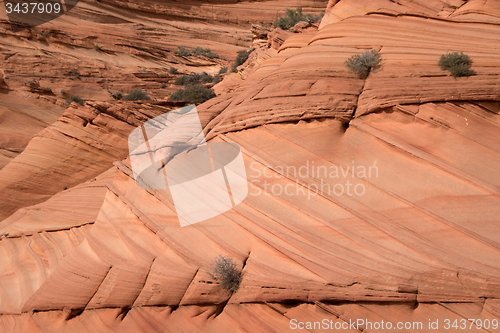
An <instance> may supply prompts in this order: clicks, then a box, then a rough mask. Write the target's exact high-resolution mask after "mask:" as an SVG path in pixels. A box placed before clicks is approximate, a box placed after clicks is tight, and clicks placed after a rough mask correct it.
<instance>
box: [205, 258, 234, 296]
mask: <svg viewBox="0 0 500 333" xmlns="http://www.w3.org/2000/svg"><path fill="white" fill-rule="evenodd" d="M211 266H212V270H211V272H208V274H209V275H210V276H211V277H212V278H213V279H215V280H217V281H220V285H221V287H222V288H224V289H225V290H227V291H230V292H235V291H237V290H238V288H239V287H240V283H241V272H240V271H238V269H237V267H236V263H235V262H234V261H233V259H232V258H231V257H230V256H222V255H219V256H218V257H217V258H215V260H214V261H213V262H212V265H211Z"/></svg>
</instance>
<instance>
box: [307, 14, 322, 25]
mask: <svg viewBox="0 0 500 333" xmlns="http://www.w3.org/2000/svg"><path fill="white" fill-rule="evenodd" d="M323 16H325V13H321V14H319V15H316V16H314V15H312V14H306V15H304V16H303V17H302V21H307V22H309V23H319V22H321V20H322V19H323Z"/></svg>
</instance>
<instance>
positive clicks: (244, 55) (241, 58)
mask: <svg viewBox="0 0 500 333" xmlns="http://www.w3.org/2000/svg"><path fill="white" fill-rule="evenodd" d="M253 50H254V48H251V49H250V50H248V51H245V50H241V51H238V55H237V56H236V60H235V61H234V63H233V64H232V65H231V72H233V73H237V72H238V66H240V65H243V64H244V63H245V61H247V59H248V57H249V56H250V53H252V52H253Z"/></svg>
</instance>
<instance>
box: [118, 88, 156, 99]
mask: <svg viewBox="0 0 500 333" xmlns="http://www.w3.org/2000/svg"><path fill="white" fill-rule="evenodd" d="M122 99H123V100H124V101H142V100H150V99H151V98H149V96H148V94H147V93H146V92H145V91H143V90H142V89H134V91H132V92H131V93H130V94H128V95H126V96H125V97H123V98H122Z"/></svg>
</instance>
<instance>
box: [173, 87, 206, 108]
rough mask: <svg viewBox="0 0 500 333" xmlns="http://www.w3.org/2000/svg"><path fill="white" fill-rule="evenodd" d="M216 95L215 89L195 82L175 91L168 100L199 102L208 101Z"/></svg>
mask: <svg viewBox="0 0 500 333" xmlns="http://www.w3.org/2000/svg"><path fill="white" fill-rule="evenodd" d="M215 96H216V95H215V92H214V90H213V89H211V88H207V87H205V86H204V85H202V84H194V85H189V86H187V87H185V88H183V89H179V90H177V91H175V92H173V93H172V94H171V95H170V97H169V98H168V100H169V101H184V102H189V103H194V104H199V103H203V102H206V101H208V100H209V99H211V98H214V97H215Z"/></svg>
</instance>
